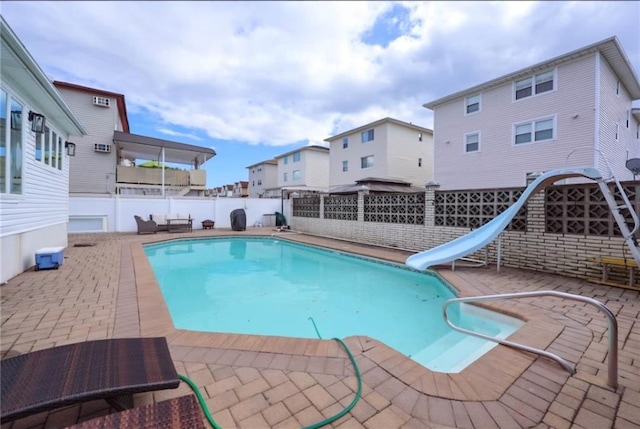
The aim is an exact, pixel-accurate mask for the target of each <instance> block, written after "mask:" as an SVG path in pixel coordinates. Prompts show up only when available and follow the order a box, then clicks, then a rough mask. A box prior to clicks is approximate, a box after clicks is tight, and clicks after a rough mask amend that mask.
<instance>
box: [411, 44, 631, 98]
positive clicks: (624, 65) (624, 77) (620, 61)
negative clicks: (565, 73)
mask: <svg viewBox="0 0 640 429" xmlns="http://www.w3.org/2000/svg"><path fill="white" fill-rule="evenodd" d="M596 52H600V53H601V54H602V56H603V57H604V58H605V59H606V60H607V62H608V63H609V65H610V66H611V68H612V69H613V71H614V72H615V73H616V75H618V77H619V78H620V81H621V82H622V84H623V85H624V87H625V88H627V91H629V94H630V95H631V98H632V99H633V100H638V99H640V82H638V77H637V75H636V72H635V70H634V69H633V66H632V65H631V62H630V61H629V58H628V57H627V54H625V52H624V50H623V49H622V46H621V45H620V42H619V41H618V38H617V37H615V36H614V37H610V38H608V39H605V40H603V41H601V42H598V43H594V44H592V45H589V46H585V47H584V48H580V49H577V50H575V51H571V52H569V53H567V54H564V55H560V56H558V57H555V58H552V59H550V60H547V61H543V62H541V63H538V64H535V65H532V66H529V67H526V68H523V69H521V70H518V71H516V72H513V73H509V74H506V75H504V76H501V77H499V78H496V79H493V80H490V81H488V82H485V83H481V84H480V85H476V86H473V87H471V88H467V89H465V90H462V91H458V92H455V93H453V94H450V95H447V96H445V97H442V98H439V99H437V100H435V101H431V102H429V103H425V104H423V106H424V107H426V108H427V109H433V108H434V107H436V106H438V105H440V104H444V103H447V102H449V101H452V100H455V99H457V98H460V97H463V96H466V95H469V94H471V93H476V92H481V91H484V90H487V89H490V88H493V87H495V86H499V85H503V84H505V83H507V82H510V81H512V80H514V79H517V78H519V77H524V76H527V75H530V74H533V73H537V72H540V71H543V70H544V69H548V68H550V67H556V66H558V65H560V64H563V63H566V62H569V61H573V60H575V59H577V58H581V57H584V56H587V55H591V54H594V53H596Z"/></svg>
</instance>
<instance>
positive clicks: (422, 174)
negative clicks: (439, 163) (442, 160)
mask: <svg viewBox="0 0 640 429" xmlns="http://www.w3.org/2000/svg"><path fill="white" fill-rule="evenodd" d="M419 133H420V132H419V131H416V130H414V129H411V128H406V127H403V126H400V125H396V124H392V123H389V124H387V156H386V158H387V172H386V173H387V174H386V175H385V176H382V177H385V178H397V179H402V180H404V181H407V182H410V183H411V184H412V185H413V186H424V185H425V183H427V182H429V181H431V180H433V135H432V134H431V133H427V132H422V133H421V134H422V141H420V139H419ZM419 159H422V164H421V166H419V165H418V164H419V163H418V160H419Z"/></svg>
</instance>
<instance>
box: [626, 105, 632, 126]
mask: <svg viewBox="0 0 640 429" xmlns="http://www.w3.org/2000/svg"><path fill="white" fill-rule="evenodd" d="M630 126H631V109H627V128H629V127H630Z"/></svg>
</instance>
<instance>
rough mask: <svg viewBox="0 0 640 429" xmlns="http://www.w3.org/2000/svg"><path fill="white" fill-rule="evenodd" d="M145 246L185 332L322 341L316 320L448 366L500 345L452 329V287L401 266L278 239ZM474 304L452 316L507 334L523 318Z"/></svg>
mask: <svg viewBox="0 0 640 429" xmlns="http://www.w3.org/2000/svg"><path fill="white" fill-rule="evenodd" d="M145 252H146V254H147V256H148V258H149V261H150V263H151V266H152V268H153V271H154V273H155V275H156V278H157V280H158V283H159V285H160V289H161V290H162V294H163V296H164V299H165V301H166V303H167V306H168V308H169V312H170V314H171V317H172V319H173V322H174V325H175V326H176V328H179V329H188V330H193V331H205V332H227V333H239V334H258V335H276V336H285V337H303V338H317V334H316V331H315V328H314V325H313V322H312V320H311V319H310V318H312V319H313V321H315V324H316V326H317V328H318V331H319V333H320V334H321V335H322V338H333V337H338V338H345V337H348V336H352V335H365V336H369V337H371V338H375V339H377V340H379V341H382V342H384V343H385V344H387V345H388V346H390V347H392V348H394V349H396V350H398V351H399V352H401V353H403V354H405V355H407V356H410V357H411V358H412V359H414V360H416V361H417V362H419V363H421V364H422V365H424V366H426V367H427V368H430V369H432V370H434V371H440V372H459V371H460V370H462V369H463V368H464V367H466V366H467V365H468V364H469V363H471V362H473V360H475V359H477V358H478V357H479V356H480V355H482V354H483V353H485V352H486V351H488V350H489V349H491V348H492V347H494V346H495V343H492V342H487V341H484V340H481V339H478V338H475V337H469V336H467V335H464V334H460V333H458V332H455V331H453V330H452V329H451V328H450V327H449V326H447V324H446V323H445V322H444V320H443V318H442V304H443V303H444V301H446V300H447V299H449V298H455V295H454V294H453V292H452V291H451V290H450V289H449V288H448V287H447V286H446V285H445V284H444V283H443V282H442V281H441V280H440V279H439V278H438V277H437V276H434V275H431V274H429V273H422V272H416V271H413V270H410V269H406V268H404V267H403V266H401V265H397V264H391V263H383V262H380V261H376V260H372V259H368V258H362V257H357V256H351V255H347V254H344V253H340V252H335V251H329V250H324V249H320V248H316V247H312V246H306V245H300V244H295V243H291V242H287V241H284V240H278V239H274V238H234V237H227V238H213V239H200V240H180V241H172V242H168V243H158V244H153V245H147V246H145ZM469 307H470V308H469ZM469 307H468V309H467V310H462V311H461V310H460V308H458V307H457V306H452V307H450V308H449V317H450V318H451V320H452V321H453V322H454V323H456V324H458V325H460V326H462V327H465V328H468V329H473V330H476V331H478V332H481V333H485V334H488V335H495V336H499V337H500V338H505V337H507V336H508V335H510V334H511V333H512V332H514V331H515V330H517V328H518V327H519V326H521V324H522V322H520V321H518V320H517V319H513V318H510V317H507V316H504V315H500V314H497V313H493V312H489V311H486V310H482V309H478V308H476V307H471V306H469ZM469 309H470V310H473V311H469Z"/></svg>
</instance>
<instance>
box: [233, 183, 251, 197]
mask: <svg viewBox="0 0 640 429" xmlns="http://www.w3.org/2000/svg"><path fill="white" fill-rule="evenodd" d="M231 196H232V197H233V198H246V197H248V196H249V182H245V181H240V182H236V183H234V184H233V193H232V195H231Z"/></svg>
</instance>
